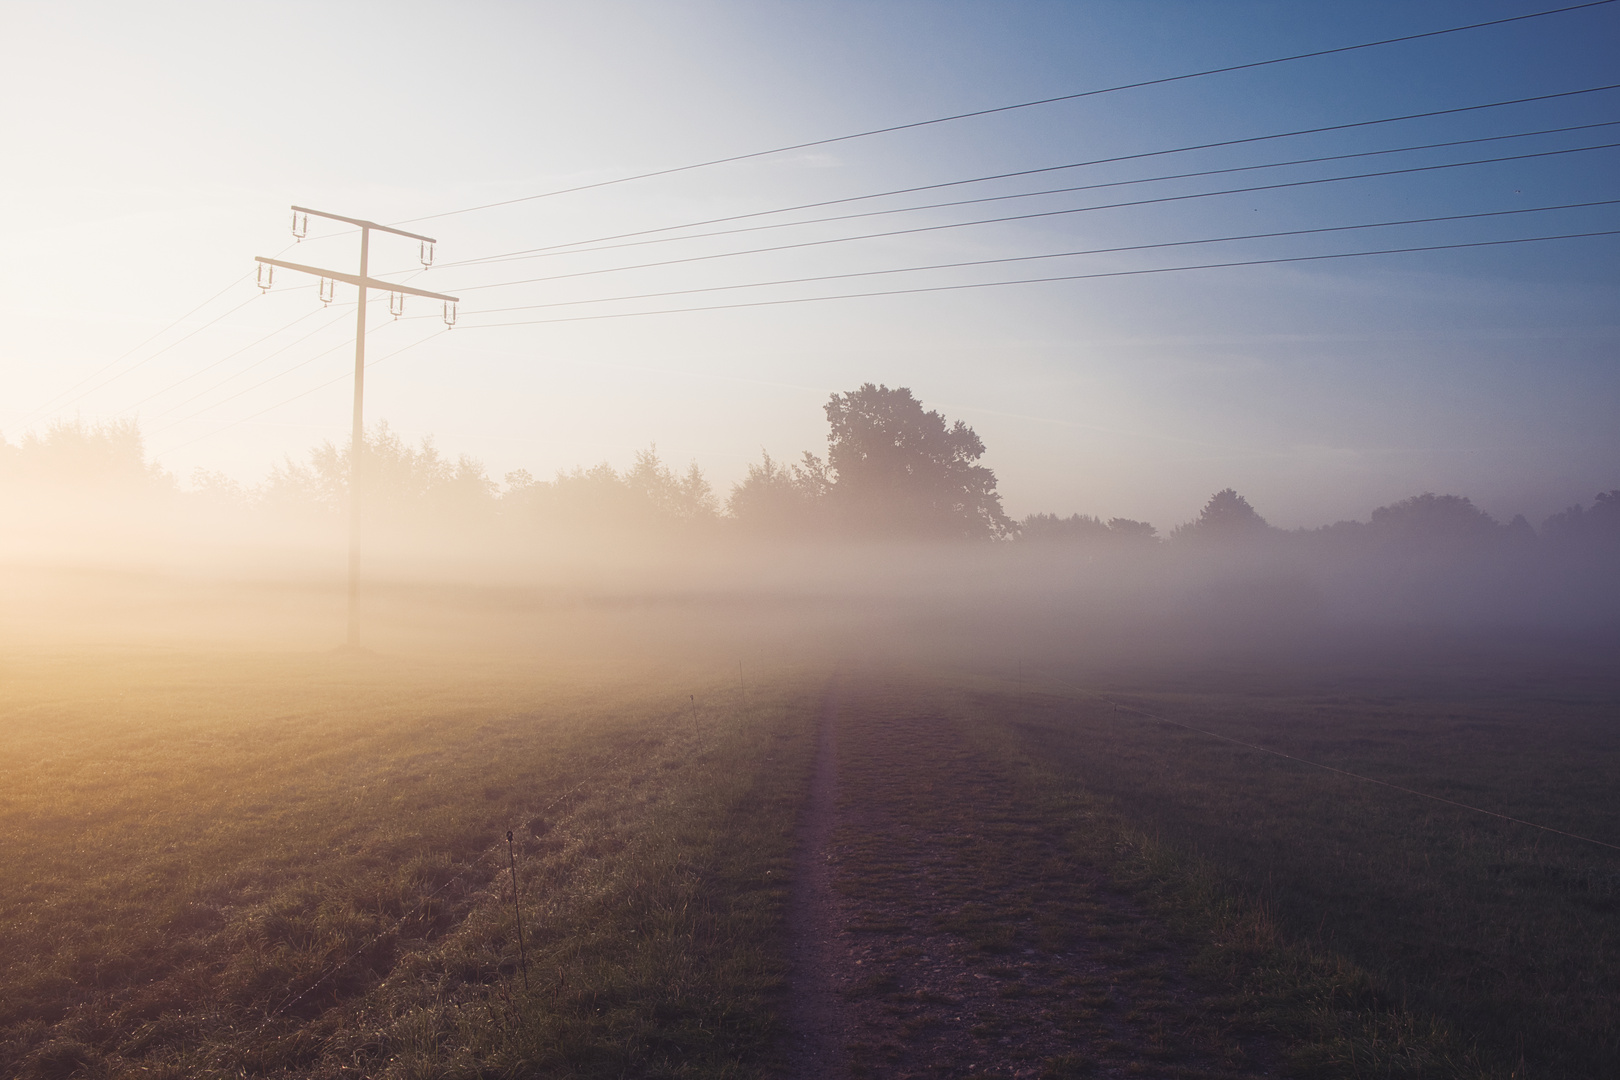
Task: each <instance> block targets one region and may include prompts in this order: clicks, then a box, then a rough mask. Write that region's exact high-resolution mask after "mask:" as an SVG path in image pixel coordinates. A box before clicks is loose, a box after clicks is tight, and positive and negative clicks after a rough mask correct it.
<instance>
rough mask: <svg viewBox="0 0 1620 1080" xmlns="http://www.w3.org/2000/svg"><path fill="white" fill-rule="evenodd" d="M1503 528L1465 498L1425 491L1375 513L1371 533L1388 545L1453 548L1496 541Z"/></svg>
mask: <svg viewBox="0 0 1620 1080" xmlns="http://www.w3.org/2000/svg"><path fill="white" fill-rule="evenodd" d="M1502 531H1503V527H1502V526H1501V525H1499V524H1497V522H1496V519H1495V518H1493V517H1491V515H1489V514H1487V513H1486V512H1485V511H1483V510H1481V509H1480V508H1479V507H1477V506H1475V505H1474V504H1473V502H1471V501H1470V500H1469V499H1468V498H1466V497H1465V496H1461V495H1435V494H1433V493H1430V492H1425V493H1424V494H1422V495H1414V496H1412V497H1411V498H1410V499H1402V500H1401V501H1400V502H1398V503H1391V504H1390V505H1389V506H1380V507H1379V508H1378V509H1376V510H1374V511H1373V512H1372V522H1371V523H1370V524H1369V526H1368V532H1369V533H1370V534H1371V535H1372V537H1373V538H1374V539H1376V540H1379V541H1383V542H1386V543H1390V542H1393V543H1399V544H1408V545H1410V544H1421V545H1428V546H1450V545H1455V544H1458V543H1467V542H1470V541H1479V540H1488V539H1494V538H1496V537H1498V536H1500V535H1501V534H1502Z"/></svg>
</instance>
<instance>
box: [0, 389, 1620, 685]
mask: <svg viewBox="0 0 1620 1080" xmlns="http://www.w3.org/2000/svg"><path fill="white" fill-rule="evenodd" d="M884 392H885V393H891V392H888V391H884ZM859 393H864V390H863V391H860V392H852V393H851V394H850V395H846V397H847V398H848V402H846V404H848V403H849V402H855V401H856V400H857V395H858V394H859ZM901 393H906V392H904V391H902V392H901ZM907 399H908V400H909V394H907ZM917 413H918V415H919V416H921V417H922V418H923V420H925V421H926V420H927V419H928V418H930V417H931V418H934V419H937V420H938V425H937V428H938V430H939V431H943V432H946V433H950V432H951V431H953V430H954V431H956V434H957V435H958V436H961V433H962V432H963V431H965V432H966V436H969V437H972V439H971V440H970V441H969V442H966V443H961V444H960V445H958V446H956V448H955V450H954V451H950V452H941V453H940V454H937V455H936V457H939V459H940V460H945V461H954V462H955V466H956V471H955V472H954V473H950V472H949V470H947V475H945V476H944V479H943V480H940V481H939V482H941V483H944V484H946V485H947V486H949V485H950V484H953V483H954V484H957V485H958V486H961V485H963V484H965V485H966V490H969V491H970V493H971V492H972V491H977V493H978V495H977V496H976V497H977V498H979V501H978V502H977V503H974V502H973V500H972V499H968V500H967V501H966V502H964V501H963V500H962V499H958V500H957V501H956V502H954V503H951V504H950V505H949V506H947V507H946V510H945V511H944V512H943V513H944V516H943V517H935V518H930V517H929V516H928V513H932V512H933V511H928V513H924V510H927V507H928V506H930V505H932V504H925V503H924V502H919V501H917V500H910V501H908V499H909V498H910V497H909V496H908V495H907V492H906V490H902V489H899V488H894V489H885V490H884V491H883V492H880V494H882V496H883V497H882V498H876V497H872V498H864V497H863V498H856V497H855V496H854V495H847V491H848V490H849V489H855V490H856V494H859V491H860V489H856V488H855V485H856V480H857V479H858V477H859V476H861V475H862V473H861V469H862V468H863V467H865V466H863V465H862V464H861V463H860V462H858V461H854V460H852V459H851V457H850V456H849V453H848V450H849V445H848V444H849V443H850V441H851V440H850V439H848V438H845V440H844V442H843V443H840V442H839V440H838V439H837V438H836V437H835V438H834V439H832V440H830V443H831V446H830V453H829V456H828V461H827V462H823V461H822V460H821V459H820V458H819V457H818V456H816V455H813V454H809V455H806V456H805V457H804V458H803V459H802V460H801V462H799V463H796V464H794V465H790V466H785V467H784V466H782V465H780V464H778V463H777V462H775V461H773V460H771V459H770V458H769V457H766V458H764V459H762V461H761V463H760V464H759V465H758V466H756V467H755V468H754V469H753V470H752V471H751V473H750V477H749V479H748V480H747V481H745V482H744V483H742V484H739V485H737V487H736V488H734V489H733V491H732V492H730V493H729V495H728V496H727V497H726V498H724V499H722V498H721V497H720V496H719V495H718V494H717V493H715V492H713V491H711V490H710V489H709V486H708V484H707V482H706V481H705V479H704V478H703V476H702V474H701V472H700V471H698V470H697V469H696V468H695V467H694V468H691V469H688V470H686V471H684V472H681V471H678V470H676V469H674V468H672V467H670V466H669V465H667V464H666V463H664V462H663V461H661V460H660V459H659V457H658V455H657V453H656V450H654V449H652V448H649V449H648V450H647V451H644V452H643V453H642V454H641V455H639V456H638V458H637V460H636V463H635V464H634V465H633V466H632V467H631V468H630V469H629V470H626V471H622V472H621V471H616V470H614V469H613V468H611V467H609V466H607V465H600V466H596V467H594V468H590V469H578V470H575V471H573V472H570V473H565V474H562V475H559V476H557V477H555V478H553V479H551V480H536V479H534V478H533V477H530V476H528V475H527V474H511V475H509V476H507V477H506V478H505V479H504V482H503V483H496V482H495V481H493V480H491V479H490V478H488V477H487V476H485V475H484V472H483V469H482V466H480V465H479V463H478V462H476V461H472V460H469V459H465V458H464V459H460V460H458V461H454V462H451V461H448V460H446V459H444V458H443V457H441V456H440V455H439V454H438V453H437V452H436V451H435V450H434V449H433V447H432V444H431V442H423V443H420V444H418V445H415V446H411V445H408V444H406V443H404V442H403V441H402V440H400V439H398V438H397V437H396V436H394V435H393V434H392V433H390V432H389V431H388V430H387V428H386V427H379V428H378V429H376V430H375V431H373V432H372V433H371V435H370V436H369V438H368V444H367V453H366V456H365V457H364V459H363V460H364V462H365V473H364V476H365V479H364V480H363V484H364V486H363V488H362V496H363V497H362V506H363V512H362V526H361V544H362V552H363V554H362V563H361V566H362V588H361V605H360V625H361V642H362V644H363V645H365V646H367V647H369V648H372V649H377V650H405V651H409V650H416V649H430V650H435V651H446V650H448V651H452V652H454V651H460V650H467V651H472V652H481V653H489V652H517V653H536V654H541V655H547V656H553V657H573V658H578V659H592V658H595V659H611V658H612V657H614V656H618V655H624V654H626V653H627V651H634V652H635V653H636V654H637V655H643V654H645V655H671V656H673V655H677V654H689V655H702V656H707V657H711V658H722V657H724V658H730V659H734V660H736V661H738V662H740V663H742V665H743V668H744V677H746V670H747V667H748V666H749V665H750V664H759V663H768V664H777V663H787V662H793V661H796V660H801V659H805V658H809V657H822V656H825V657H835V656H844V655H892V656H896V657H909V658H914V659H920V660H930V661H935V660H937V661H941V662H950V663H966V664H973V665H979V666H984V667H990V668H995V667H1001V668H1005V667H1007V666H1008V665H1018V666H1023V665H1030V666H1031V668H1033V667H1034V666H1038V665H1044V664H1054V663H1063V664H1073V663H1096V664H1111V663H1121V662H1131V661H1133V660H1143V661H1148V660H1156V659H1172V658H1175V657H1186V656H1191V655H1210V654H1220V653H1240V652H1245V651H1253V650H1260V651H1273V652H1275V651H1284V652H1287V651H1296V652H1297V651H1300V650H1312V649H1319V648H1328V649H1332V648H1341V647H1344V646H1345V643H1347V642H1350V641H1356V642H1361V643H1364V644H1365V643H1369V642H1378V641H1386V642H1390V641H1397V640H1402V639H1404V637H1407V636H1410V635H1411V634H1413V633H1419V632H1446V633H1451V634H1456V633H1462V634H1475V635H1481V634H1484V635H1489V634H1502V633H1509V634H1511V633H1524V632H1532V633H1537V634H1544V635H1545V634H1551V635H1555V636H1559V637H1562V638H1566V639H1569V640H1584V641H1600V640H1607V639H1608V638H1609V637H1610V636H1611V635H1612V634H1613V631H1614V629H1615V628H1616V626H1617V625H1620V620H1617V618H1616V612H1617V611H1620V604H1617V601H1620V558H1617V557H1616V556H1617V555H1620V493H1605V494H1601V495H1599V496H1598V497H1597V498H1596V499H1595V500H1593V502H1592V503H1590V504H1586V505H1581V506H1577V507H1573V508H1571V509H1570V510H1568V511H1566V512H1564V513H1561V514H1558V515H1554V516H1553V517H1552V518H1549V519H1548V520H1547V521H1545V522H1543V523H1541V525H1540V526H1539V527H1536V526H1532V525H1531V524H1530V523H1528V522H1526V521H1524V520H1523V519H1522V518H1519V519H1515V520H1514V521H1512V522H1508V523H1501V522H1497V521H1495V520H1494V519H1492V518H1491V517H1489V516H1488V515H1486V514H1484V513H1483V512H1481V511H1479V510H1478V509H1477V508H1475V507H1474V506H1473V505H1472V503H1471V502H1469V501H1468V500H1467V499H1466V498H1465V497H1462V496H1455V495H1433V494H1424V495H1418V496H1414V497H1413V498H1410V499H1407V500H1403V501H1402V502H1399V503H1396V504H1393V505H1391V506H1388V507H1382V508H1376V509H1372V508H1369V513H1368V515H1367V516H1366V517H1365V518H1364V519H1362V520H1359V521H1345V522H1339V523H1334V524H1331V525H1327V526H1325V527H1323V528H1319V529H1313V530H1292V531H1285V530H1281V529H1276V528H1273V527H1271V526H1269V525H1267V524H1266V523H1265V521H1264V518H1263V516H1262V515H1261V514H1260V513H1259V512H1258V511H1257V510H1256V509H1255V508H1253V507H1251V506H1250V505H1249V504H1248V502H1247V500H1246V499H1244V498H1243V497H1242V496H1241V495H1240V494H1238V493H1237V492H1234V491H1231V490H1225V491H1222V492H1218V493H1215V494H1214V495H1213V496H1212V497H1211V499H1210V500H1209V502H1208V504H1207V505H1206V506H1205V507H1204V508H1203V509H1202V511H1201V512H1200V513H1199V515H1198V516H1197V517H1196V518H1194V519H1193V520H1191V521H1189V522H1186V523H1183V524H1180V525H1178V526H1175V527H1172V528H1170V529H1168V530H1166V531H1165V532H1164V533H1163V534H1161V533H1160V530H1158V529H1157V528H1155V527H1154V526H1153V525H1151V524H1149V523H1145V522H1131V521H1124V520H1121V519H1114V520H1113V521H1111V522H1103V521H1101V520H1099V519H1097V518H1092V517H1087V516H1084V515H1079V514H1074V515H1070V516H1067V517H1062V516H1058V515H1034V516H1032V517H1030V518H1027V519H1026V520H1025V521H1023V522H1021V523H1015V522H1010V521H1007V520H1006V519H1005V518H1004V517H1001V516H1000V509H999V502H998V501H996V500H995V497H994V485H995V478H994V475H993V474H990V473H989V471H988V470H987V469H983V467H982V466H978V465H975V464H973V462H975V461H976V460H977V459H978V457H979V455H980V454H982V453H983V447H982V445H981V444H978V443H977V441H976V437H974V436H972V431H971V429H966V428H961V426H960V425H958V428H957V429H951V428H949V427H947V426H946V425H945V422H944V420H943V418H940V417H938V414H937V413H928V414H922V413H921V411H920V407H919V408H918V410H917ZM923 427H924V428H925V429H927V430H934V429H933V428H929V427H928V425H927V424H924V425H923ZM836 434H837V432H836V431H835V436H836ZM845 434H846V436H847V434H848V433H847V432H846V433H845ZM855 441H856V442H858V441H859V440H855ZM953 453H954V457H952V454H953ZM840 455H842V456H840ZM878 456H881V455H878V454H877V453H876V452H875V451H873V452H871V453H869V454H867V457H868V458H870V459H873V460H875V459H876V457H878ZM0 460H3V463H4V469H3V472H0V498H3V505H4V507H5V521H6V527H5V530H4V535H3V537H0V565H3V570H0V574H3V580H4V587H5V594H6V597H7V601H6V604H5V605H4V615H3V623H0V633H3V634H4V636H5V637H6V638H8V639H10V641H11V642H12V643H13V644H14V645H40V646H49V645H51V644H53V643H59V644H67V643H70V642H72V643H79V644H103V645H110V644H138V645H148V646H197V645H204V646H224V647H230V648H297V649H315V650H319V649H329V648H335V647H337V646H339V645H340V644H341V643H342V642H343V640H344V632H345V626H346V614H345V603H346V588H347V586H346V573H347V543H348V534H347V476H348V458H347V453H346V451H343V450H339V449H337V448H334V447H332V446H330V445H324V446H320V447H316V448H315V449H314V450H313V451H311V452H310V454H309V455H308V457H307V459H306V460H305V461H303V462H299V461H296V460H292V459H289V460H288V461H286V462H285V463H284V464H283V465H282V466H281V467H279V468H278V469H277V470H275V472H274V473H273V474H272V475H271V476H269V477H267V478H266V479H265V481H264V482H263V483H261V484H259V485H257V486H256V487H253V488H251V489H249V488H244V487H242V486H240V485H237V484H235V483H232V482H231V481H228V480H226V479H225V478H223V477H219V476H217V475H210V474H202V473H200V474H198V475H196V476H194V477H193V478H192V480H191V482H190V483H189V484H185V485H182V484H180V483H179V482H177V481H176V480H175V479H174V478H173V477H171V476H168V475H167V474H166V473H164V472H163V471H162V470H161V468H159V467H158V466H156V465H154V464H153V463H152V462H150V461H149V460H148V459H147V457H146V453H145V449H144V445H143V444H142V441H141V438H140V433H139V431H138V429H136V428H135V427H134V426H133V425H129V424H115V425H100V426H98V425H93V424H92V425H85V424H71V425H58V426H57V427H56V428H54V429H52V430H51V431H50V432H48V433H47V434H46V435H44V436H39V437H32V436H31V437H28V438H25V439H24V440H23V441H22V442H21V443H20V444H10V443H7V444H6V445H5V446H4V455H3V458H0ZM832 462H837V463H838V464H839V466H840V467H839V468H837V469H834V468H833V467H832V464H831V463H832ZM867 464H870V461H868V462H867ZM973 470H979V472H978V473H975V472H974V471H973ZM981 474H982V475H981ZM953 476H954V479H953V478H952V477H953ZM935 479H936V480H939V478H938V477H936V478H935ZM906 483H907V484H911V485H913V486H916V485H919V484H922V483H923V481H922V480H919V479H915V476H914V478H913V479H911V480H907V481H906ZM975 485H977V487H975ZM986 485H988V486H986ZM840 489H845V490H846V495H847V497H845V498H842V499H841V500H840V499H838V498H835V497H834V496H836V495H837V494H838V492H839V490H840ZM874 491H877V489H875V488H873V489H868V490H867V495H868V496H872V494H873V492H874ZM897 507H898V508H900V510H897V509H896V508H897ZM919 508H921V509H919ZM901 510H904V511H905V512H904V513H901V512H900V511H901ZM941 522H944V523H945V525H944V526H943V527H942V526H941ZM964 522H965V523H966V524H965V525H964V524H963V523H964ZM728 662H729V661H728Z"/></svg>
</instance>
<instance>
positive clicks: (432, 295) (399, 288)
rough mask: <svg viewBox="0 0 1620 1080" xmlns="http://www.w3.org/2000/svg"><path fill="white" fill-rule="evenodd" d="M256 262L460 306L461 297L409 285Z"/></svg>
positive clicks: (257, 258) (270, 261) (264, 260)
mask: <svg viewBox="0 0 1620 1080" xmlns="http://www.w3.org/2000/svg"><path fill="white" fill-rule="evenodd" d="M253 258H254V261H256V262H262V263H265V264H266V265H268V266H279V267H281V268H282V269H283V270H297V271H298V272H299V273H301V274H314V275H315V276H316V277H323V278H331V279H332V280H333V281H342V282H346V283H348V284H350V285H364V286H365V287H366V288H368V289H383V290H385V291H387V292H394V293H405V294H407V295H409V296H425V297H427V298H428V299H429V300H445V301H448V302H449V303H452V304H459V303H460V302H461V298H460V297H456V296H446V295H445V294H444V293H436V292H428V291H427V290H426V289H413V288H411V287H410V286H409V285H398V284H395V283H394V282H392V281H382V280H379V279H378V278H374V277H364V278H362V277H356V276H355V275H354V274H340V273H338V272H337V271H336V270H322V269H321V268H320V267H318V266H304V265H301V264H299V263H290V262H282V261H281V260H280V259H267V258H265V257H264V256H263V255H255V256H254V257H253Z"/></svg>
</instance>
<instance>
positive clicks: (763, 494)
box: [726, 450, 832, 536]
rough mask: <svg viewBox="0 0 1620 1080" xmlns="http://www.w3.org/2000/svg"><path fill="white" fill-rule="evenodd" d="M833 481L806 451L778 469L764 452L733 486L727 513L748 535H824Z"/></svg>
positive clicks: (823, 466)
mask: <svg viewBox="0 0 1620 1080" xmlns="http://www.w3.org/2000/svg"><path fill="white" fill-rule="evenodd" d="M831 489H832V478H831V477H830V476H829V475H828V473H827V464H826V462H824V461H822V459H821V458H819V457H817V456H816V455H814V454H812V453H810V451H808V450H806V451H805V452H804V457H803V459H802V460H800V461H798V462H795V463H793V464H791V465H780V464H778V463H777V462H776V461H774V460H773V459H772V458H771V455H770V454H769V453H766V452H763V451H762V452H761V454H760V461H759V463H758V464H755V465H750V466H748V475H747V476H746V477H744V478H743V480H742V481H741V482H740V483H738V484H735V485H733V486H732V489H731V497H730V498H729V499H727V500H726V511H727V512H728V513H729V514H730V515H731V516H732V517H733V518H735V519H736V521H737V523H738V525H740V526H741V527H742V528H743V529H745V530H746V531H748V532H751V533H755V534H761V535H778V536H783V535H802V534H805V533H815V532H820V531H824V530H825V528H826V526H827V524H828V522H827V520H826V517H827V494H828V492H829V491H831Z"/></svg>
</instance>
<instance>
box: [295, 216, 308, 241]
mask: <svg viewBox="0 0 1620 1080" xmlns="http://www.w3.org/2000/svg"><path fill="white" fill-rule="evenodd" d="M292 234H293V239H294V240H298V241H302V240H303V239H304V237H306V236H308V235H309V215H308V214H300V213H299V212H298V211H296V210H294V211H293V220H292Z"/></svg>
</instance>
